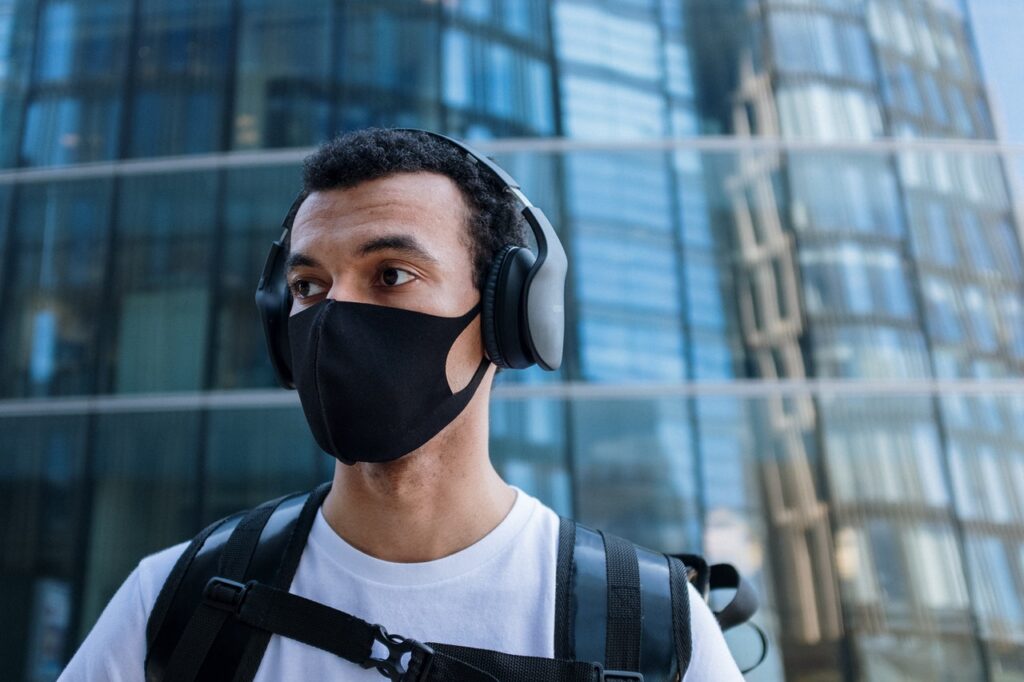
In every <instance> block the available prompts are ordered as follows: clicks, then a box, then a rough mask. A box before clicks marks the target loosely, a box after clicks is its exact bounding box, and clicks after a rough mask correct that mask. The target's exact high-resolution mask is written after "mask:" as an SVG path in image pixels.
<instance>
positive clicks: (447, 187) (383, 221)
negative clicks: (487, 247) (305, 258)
mask: <svg viewBox="0 0 1024 682" xmlns="http://www.w3.org/2000/svg"><path fill="white" fill-rule="evenodd" d="M467 215H468V207H467V206H466V202H465V200H464V199H463V197H462V193H461V192H460V191H459V188H458V186H457V185H456V184H455V182H454V181H452V180H451V178H449V177H447V176H445V175H441V174H439V173H430V172H418V173H399V174H396V175H390V176H388V177H385V178H377V179H375V180H368V181H366V182H363V183H360V184H358V185H355V186H354V187H346V188H344V189H329V190H323V191H318V192H313V193H311V194H310V195H309V196H308V197H307V198H306V200H305V201H303V202H302V205H301V206H300V207H299V211H298V213H297V214H296V215H295V220H294V222H293V225H292V246H293V248H294V247H295V246H296V244H299V243H305V244H308V245H312V243H315V242H319V241H321V240H330V241H337V240H347V239H357V238H361V237H365V236H369V235H370V234H373V235H383V234H390V233H399V232H402V233H409V232H412V233H413V234H414V235H415V236H416V238H417V239H419V240H421V241H424V242H427V243H433V244H436V245H437V246H439V247H448V248H451V247H454V246H456V245H458V244H461V243H462V238H463V235H464V233H465V231H466V224H467V220H466V218H467Z"/></svg>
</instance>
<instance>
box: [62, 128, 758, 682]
mask: <svg viewBox="0 0 1024 682" xmlns="http://www.w3.org/2000/svg"><path fill="white" fill-rule="evenodd" d="M304 189H305V191H306V192H308V196H307V197H306V198H305V199H304V200H303V201H302V203H301V205H300V207H299V209H298V212H297V213H296V214H295V217H294V221H293V224H292V230H291V241H290V248H289V253H288V258H287V269H286V277H287V282H288V288H289V290H290V292H291V296H292V307H291V316H290V317H289V321H288V328H289V329H288V331H289V335H290V338H291V357H292V360H293V364H294V368H293V370H294V377H295V384H296V386H297V388H298V390H299V394H300V397H301V398H302V403H303V409H304V411H305V413H306V415H307V419H308V420H309V422H310V427H311V429H312V431H313V433H314V435H315V436H316V439H317V442H318V443H320V445H321V447H323V448H324V450H325V451H327V452H329V453H331V454H333V455H335V456H336V457H337V458H338V460H339V461H338V462H337V464H336V466H335V473H334V480H333V485H332V487H331V490H330V492H329V493H328V494H327V496H326V498H325V499H324V501H323V504H322V506H321V508H320V510H319V513H318V514H317V515H316V518H315V520H314V522H313V526H312V529H311V531H310V533H309V538H308V541H307V543H306V545H305V548H304V550H303V552H302V554H301V559H300V561H299V565H298V569H297V572H296V573H295V577H294V579H293V581H292V583H291V585H290V588H289V589H290V591H291V592H292V593H294V594H298V595H301V596H304V597H307V598H308V599H311V600H314V601H316V602H320V603H322V604H326V605H328V606H331V607H333V608H336V609H339V610H341V611H345V612H347V613H350V614H354V615H356V616H358V617H359V618H362V619H363V620H365V621H367V622H369V623H379V624H382V625H384V626H385V627H386V628H387V630H388V631H389V632H392V633H400V634H401V635H403V636H405V637H410V638H414V639H417V640H419V641H423V642H427V641H435V642H445V643H449V644H457V645H464V646H470V647H477V648H483V649H496V650H500V651H504V652H507V653H511V654H520V655H529V656H538V657H545V658H551V657H553V656H554V649H553V646H554V645H553V641H554V620H555V619H554V613H555V591H556V590H555V579H556V575H555V572H556V560H557V546H558V533H559V520H558V517H557V515H556V514H555V513H554V512H553V511H551V510H550V509H548V508H547V507H545V506H544V505H543V504H541V503H540V502H539V501H538V500H537V499H535V498H533V497H531V496H530V495H528V494H526V493H525V492H523V491H522V490H518V489H516V488H514V487H511V486H509V485H508V484H506V483H505V482H504V481H503V480H502V479H501V477H500V476H499V475H498V473H497V472H496V471H495V469H494V467H493V465H492V463H491V461H490V457H489V453H488V400H489V394H490V387H491V384H492V382H493V379H494V374H495V370H496V367H495V365H494V364H492V362H491V361H490V360H491V359H490V358H488V356H487V352H486V351H485V343H484V340H483V338H482V334H481V319H480V310H479V306H480V301H481V291H483V289H484V285H485V280H486V278H487V276H488V268H489V264H490V263H491V262H492V260H493V259H494V258H495V256H496V255H497V254H498V253H499V252H500V251H501V250H502V249H503V248H504V247H505V245H507V244H519V245H525V242H524V238H523V228H522V225H521V223H520V221H519V220H517V216H518V210H517V206H516V205H515V203H514V200H513V198H512V197H511V196H509V195H507V194H506V193H504V192H503V191H502V188H501V187H499V186H498V184H497V182H496V180H495V179H494V178H492V177H490V175H489V174H488V173H486V172H485V171H484V169H482V168H480V167H479V166H478V164H476V163H473V162H471V161H470V160H469V159H467V157H466V156H465V154H464V153H462V152H461V151H460V150H459V149H458V148H456V147H455V146H454V145H451V144H446V143H445V142H443V141H442V140H440V139H438V138H435V137H432V136H430V135H428V134H426V133H416V132H412V131H395V130H380V129H371V130H365V131H358V132H355V133H351V134H348V135H345V136H342V137H340V138H336V139H334V140H332V141H330V142H328V143H326V144H325V145H323V146H322V147H321V148H320V149H318V150H317V151H316V152H315V153H314V154H313V155H312V156H310V157H309V158H307V159H306V162H305V169H304ZM324 358H327V359H324ZM431 381H433V384H437V383H438V382H443V383H444V384H447V386H443V385H442V389H447V390H441V391H440V393H437V392H436V391H435V392H431V391H429V390H427V389H426V388H425V387H428V386H430V385H432V384H431ZM467 397H468V400H466V398H467ZM452 399H456V401H455V402H454V403H453V402H452ZM431 401H433V402H436V403H438V405H437V406H436V407H437V409H432V408H433V407H435V406H434V405H433V404H432V402H431ZM453 405H454V407H453ZM423 414H428V415H430V416H429V417H428V418H425V419H424V418H420V417H419V416H418V415H423ZM438 415H441V416H440V417H438ZM410 434H411V435H410ZM346 462H348V463H346ZM184 549H185V545H184V544H182V545H177V546H175V547H171V548H169V549H167V550H164V551H162V552H160V553H158V554H155V555H153V556H150V557H147V558H145V559H143V560H142V561H141V562H140V563H139V566H138V567H137V568H136V569H135V570H134V571H133V572H132V573H131V575H129V577H128V579H127V580H126V581H125V582H124V584H123V585H122V586H121V588H120V589H119V590H118V592H117V593H116V594H115V595H114V597H113V599H112V600H111V602H110V604H109V605H108V606H107V608H106V609H105V610H104V612H103V614H102V615H101V617H100V619H99V621H98V622H97V624H96V626H95V627H94V628H93V630H92V632H91V633H90V634H89V636H88V637H87V638H86V640H85V642H84V643H83V644H82V646H81V648H80V649H79V651H78V652H77V653H76V654H75V656H74V658H73V659H72V660H71V662H70V663H69V664H68V667H67V669H66V670H65V671H64V673H63V675H62V676H61V680H68V681H72V680H74V681H77V680H89V681H92V680H96V681H98V680H142V679H144V660H145V656H146V623H147V619H148V617H149V614H150V612H151V611H152V609H153V606H154V602H155V601H156V599H157V595H158V593H159V592H160V589H161V586H162V585H163V583H164V581H165V580H166V579H167V576H168V575H169V573H170V572H171V569H172V567H173V565H174V564H175V561H176V560H177V558H178V557H179V555H181V553H182V552H183V551H184ZM689 594H690V614H691V629H692V638H693V653H692V658H691V662H690V664H689V667H688V669H687V672H686V674H685V677H684V678H683V679H684V680H688V681H691V682H696V681H698V680H738V679H741V676H740V673H739V671H738V669H737V667H736V664H735V662H734V661H733V660H732V657H731V656H730V654H729V651H728V649H727V648H726V645H725V642H724V639H723V637H722V634H721V631H720V629H719V627H718V625H717V623H716V622H715V620H714V617H713V616H712V614H711V613H710V611H709V610H708V608H707V606H706V605H705V604H704V602H703V601H702V600H701V599H700V597H699V595H697V593H696V591H695V590H694V589H693V588H692V587H690V588H689ZM255 679H256V680H259V681H269V680H282V679H288V680H293V679H294V680H302V679H306V680H320V679H333V680H367V681H374V682H376V681H378V680H381V679H382V677H381V674H380V673H378V672H377V671H376V670H372V669H369V670H367V669H363V668H360V667H358V666H356V665H354V664H353V663H350V662H348V661H346V660H344V659H342V658H339V657H338V656H335V655H333V654H330V653H328V652H326V651H323V650H321V649H317V648H314V647H311V646H307V645H305V644H302V643H300V642H298V641H295V640H293V639H289V638H285V637H279V636H274V637H272V638H271V639H270V642H269V645H268V647H267V649H266V652H265V654H264V655H263V658H262V661H261V663H260V666H259V669H258V672H257V674H256V677H255Z"/></svg>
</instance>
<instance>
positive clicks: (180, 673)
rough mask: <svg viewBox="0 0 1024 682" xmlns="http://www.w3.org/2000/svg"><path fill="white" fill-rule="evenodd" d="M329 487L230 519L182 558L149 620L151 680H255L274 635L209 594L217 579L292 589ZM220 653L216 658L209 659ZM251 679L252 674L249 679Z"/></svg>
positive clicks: (217, 525) (213, 527) (199, 538)
mask: <svg viewBox="0 0 1024 682" xmlns="http://www.w3.org/2000/svg"><path fill="white" fill-rule="evenodd" d="M328 489H329V484H324V485H322V486H320V487H318V488H317V489H316V490H314V491H312V492H311V493H302V494H294V495H286V496H284V497H281V498H278V499H276V500H272V501H270V502H266V503H264V504H261V505H260V506H258V507H256V508H254V509H252V510H251V511H249V512H246V513H242V514H236V515H233V516H230V517H227V518H225V519H223V520H221V521H218V522H217V523H215V524H213V525H211V526H209V527H208V528H207V529H205V530H204V531H203V532H201V533H200V534H199V535H197V536H196V538H195V539H194V540H193V541H192V543H190V545H189V547H188V548H187V549H186V550H185V552H184V553H183V554H182V555H181V557H180V558H179V559H178V562H177V563H176V564H175V566H174V569H173V570H172V571H171V574H170V576H169V577H168V579H167V581H166V582H165V583H164V585H163V588H162V589H161V591H160V594H159V596H158V597H157V601H156V604H155V605H154V608H153V611H152V613H151V614H150V618H149V622H148V623H147V652H146V679H147V682H156V681H158V680H194V679H195V680H214V679H216V680H244V679H250V680H251V679H252V677H253V676H254V675H255V673H256V669H257V668H258V667H259V662H260V660H261V659H262V657H263V651H264V650H265V648H266V644H267V641H268V640H269V635H268V634H266V633H264V632H262V631H260V630H257V629H254V628H251V627H248V626H247V625H245V624H244V623H238V622H235V621H234V620H229V619H228V618H227V616H228V613H227V612H226V611H223V610H221V609H217V608H214V607H212V606H210V605H209V603H207V600H205V599H204V592H205V591H206V589H207V585H208V583H210V582H211V579H212V578H214V577H220V578H222V579H227V580H230V581H237V582H243V581H246V580H250V579H252V580H259V581H261V582H265V583H266V584H268V585H274V586H280V587H283V588H284V589H287V588H288V586H289V585H290V584H291V580H292V577H293V576H294V574H295V570H296V568H297V567H298V562H299V558H300V557H301V555H302V550H303V548H304V547H305V544H306V537H307V535H308V534H309V529H310V527H311V526H312V522H313V518H314V517H315V513H316V510H317V509H318V508H319V506H320V503H321V502H322V501H323V497H324V496H325V495H326V493H327V490H328ZM211 650H216V652H217V655H216V656H209V657H208V656H207V654H208V653H209V652H210V651H211ZM246 676H247V677H246Z"/></svg>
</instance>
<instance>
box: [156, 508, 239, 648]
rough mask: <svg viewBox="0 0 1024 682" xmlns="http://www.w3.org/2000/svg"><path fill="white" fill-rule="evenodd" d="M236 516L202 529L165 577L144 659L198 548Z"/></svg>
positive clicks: (225, 518)
mask: <svg viewBox="0 0 1024 682" xmlns="http://www.w3.org/2000/svg"><path fill="white" fill-rule="evenodd" d="M235 516H237V515H232V516H226V517H224V518H223V519H220V520H219V521H215V522H213V523H211V524H210V525H209V526H207V527H206V528H204V529H203V530H202V531H201V532H200V533H199V534H198V535H196V536H195V537H194V538H192V542H190V543H189V545H188V547H186V548H185V551H184V552H182V554H181V556H179V557H178V560H177V561H176V562H175V564H174V568H172V569H171V573H170V575H168V576H167V580H166V581H165V582H164V585H165V588H164V589H161V590H160V594H159V595H157V598H156V603H154V604H153V610H152V611H151V612H150V615H149V620H148V622H147V623H146V658H147V659H148V658H149V654H150V652H152V650H153V645H154V643H155V642H156V637H157V635H158V634H159V633H160V629H161V628H162V627H163V625H164V619H165V618H166V617H167V611H168V609H170V607H171V603H172V602H173V601H174V597H175V596H176V595H177V592H178V587H179V586H180V585H181V579H182V577H184V575H185V571H187V570H188V567H189V566H191V565H192V560H193V559H194V558H195V556H196V554H197V553H198V552H199V550H200V548H201V547H202V546H203V545H204V544H206V540H207V538H209V537H210V535H212V534H213V533H214V531H216V530H217V529H218V528H220V527H221V526H222V525H223V524H224V523H225V522H226V521H228V520H229V519H233V518H235Z"/></svg>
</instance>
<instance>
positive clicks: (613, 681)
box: [601, 669, 644, 682]
mask: <svg viewBox="0 0 1024 682" xmlns="http://www.w3.org/2000/svg"><path fill="white" fill-rule="evenodd" d="M619 680H627V681H628V680H632V682H644V675H643V673H638V672H633V671H631V670H604V669H602V670H601V682H619Z"/></svg>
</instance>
